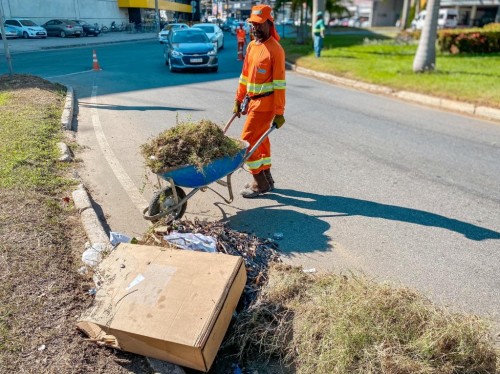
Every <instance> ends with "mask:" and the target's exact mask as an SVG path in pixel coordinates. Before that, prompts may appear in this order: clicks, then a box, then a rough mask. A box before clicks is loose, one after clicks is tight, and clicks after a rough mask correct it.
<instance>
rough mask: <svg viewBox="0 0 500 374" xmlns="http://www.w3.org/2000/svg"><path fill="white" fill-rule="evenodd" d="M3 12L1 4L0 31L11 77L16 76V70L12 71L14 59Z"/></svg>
mask: <svg viewBox="0 0 500 374" xmlns="http://www.w3.org/2000/svg"><path fill="white" fill-rule="evenodd" d="M3 22H4V19H3V11H2V6H1V4H0V30H1V31H2V35H3V37H2V39H3V48H4V50H5V59H6V60H7V66H8V67H9V72H10V75H14V70H13V69H12V59H11V58H10V50H9V42H8V41H7V36H6V35H7V34H5V27H4V25H3Z"/></svg>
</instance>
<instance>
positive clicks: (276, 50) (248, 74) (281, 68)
mask: <svg viewBox="0 0 500 374" xmlns="http://www.w3.org/2000/svg"><path fill="white" fill-rule="evenodd" d="M285 89H286V80H285V52H284V51H283V48H282V47H281V45H280V44H279V43H278V41H277V40H276V39H274V38H273V37H269V39H267V40H266V41H265V42H264V43H258V42H256V41H252V42H250V43H249V44H248V47H247V54H246V56H245V61H244V62H243V70H242V72H241V75H240V79H239V84H238V90H237V91H236V99H237V100H238V101H243V99H244V98H245V95H247V94H248V96H250V97H252V96H255V95H261V94H263V93H266V92H274V93H273V94H272V95H269V96H266V97H262V98H260V99H257V100H255V102H252V109H253V110H254V111H256V112H268V111H272V112H274V114H283V113H284V112H285Z"/></svg>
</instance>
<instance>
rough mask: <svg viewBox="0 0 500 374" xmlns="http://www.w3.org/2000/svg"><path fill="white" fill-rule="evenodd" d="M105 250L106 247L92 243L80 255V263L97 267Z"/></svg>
mask: <svg viewBox="0 0 500 374" xmlns="http://www.w3.org/2000/svg"><path fill="white" fill-rule="evenodd" d="M105 250H106V245H104V244H102V243H94V244H92V246H89V247H88V248H87V250H86V251H85V252H83V254H82V261H83V262H84V263H86V264H87V265H89V266H97V265H98V264H99V262H101V260H102V252H104V251H105Z"/></svg>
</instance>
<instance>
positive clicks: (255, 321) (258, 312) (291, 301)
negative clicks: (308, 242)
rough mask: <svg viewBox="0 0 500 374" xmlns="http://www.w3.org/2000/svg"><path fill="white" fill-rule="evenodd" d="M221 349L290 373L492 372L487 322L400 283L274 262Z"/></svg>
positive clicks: (494, 362) (493, 358)
mask: <svg viewBox="0 0 500 374" xmlns="http://www.w3.org/2000/svg"><path fill="white" fill-rule="evenodd" d="M228 335H229V337H228V339H227V340H226V343H225V346H224V349H234V348H235V347H237V348H238V349H239V352H240V359H241V360H242V362H245V363H246V366H247V367H252V366H253V365H254V363H253V361H252V360H253V359H255V358H256V357H258V358H259V360H260V361H261V360H262V357H269V358H270V357H278V358H279V360H280V361H281V362H282V363H283V365H285V366H286V365H289V366H290V367H293V371H294V372H296V373H311V374H312V373H315V374H322V373H324V374H327V373H328V374H331V373H346V374H347V373H350V374H352V373H360V374H361V373H363V374H364V373H385V374H400V373H450V374H451V373H471V374H472V373H496V372H497V371H496V369H497V367H496V365H497V353H496V352H495V349H494V346H493V341H492V339H491V337H490V336H489V333H488V326H487V325H486V324H485V323H484V322H482V321H480V320H479V319H477V318H476V317H474V316H470V315H463V314H454V313H451V312H449V311H447V310H444V309H440V308H438V307H436V306H434V305H433V304H432V303H431V302H430V301H429V300H427V299H426V298H425V297H423V296H421V295H420V294H417V293H416V292H414V291H411V290H409V289H406V288H392V287H390V286H389V285H387V284H382V285H380V284H376V283H374V282H372V281H370V280H367V279H365V278H363V277H357V276H350V277H346V276H338V275H334V274H323V275H311V274H305V273H304V272H303V271H301V269H299V268H292V267H289V266H284V265H276V266H274V267H273V268H272V269H271V271H270V273H269V282H268V284H267V285H266V287H265V288H264V289H263V292H262V293H261V295H260V297H259V299H258V300H257V302H256V303H255V304H254V305H253V306H251V307H250V308H249V309H248V310H246V311H244V312H242V313H240V314H239V316H238V317H237V320H236V322H235V323H234V324H233V327H232V329H231V330H230V332H229V334H228Z"/></svg>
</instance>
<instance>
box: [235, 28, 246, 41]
mask: <svg viewBox="0 0 500 374" xmlns="http://www.w3.org/2000/svg"><path fill="white" fill-rule="evenodd" d="M236 38H237V40H238V43H245V40H246V38H247V33H246V32H245V30H244V29H242V28H239V29H237V30H236Z"/></svg>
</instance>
